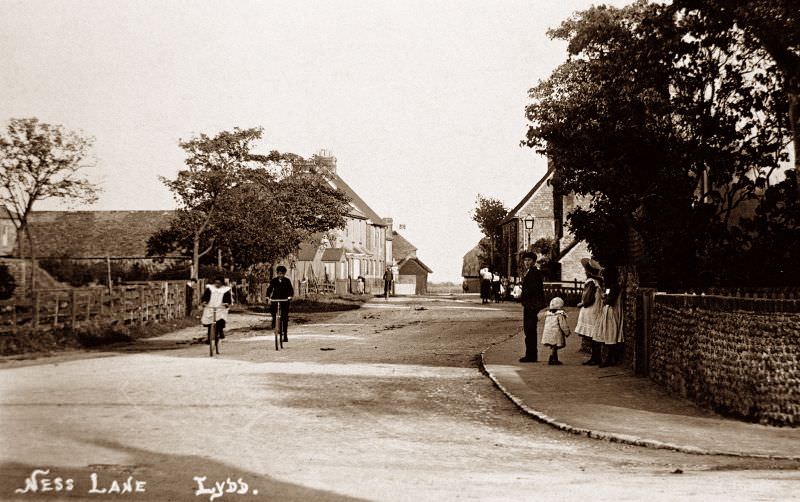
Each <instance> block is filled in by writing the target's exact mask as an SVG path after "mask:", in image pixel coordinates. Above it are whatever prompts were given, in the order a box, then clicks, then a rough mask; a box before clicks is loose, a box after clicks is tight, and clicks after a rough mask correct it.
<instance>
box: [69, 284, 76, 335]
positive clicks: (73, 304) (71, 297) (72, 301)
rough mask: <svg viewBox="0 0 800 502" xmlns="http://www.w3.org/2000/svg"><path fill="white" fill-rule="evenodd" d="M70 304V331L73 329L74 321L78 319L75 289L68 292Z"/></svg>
mask: <svg viewBox="0 0 800 502" xmlns="http://www.w3.org/2000/svg"><path fill="white" fill-rule="evenodd" d="M69 303H70V329H72V330H74V329H75V319H76V318H77V317H78V294H77V292H76V290H75V289H73V290H72V291H70V292H69Z"/></svg>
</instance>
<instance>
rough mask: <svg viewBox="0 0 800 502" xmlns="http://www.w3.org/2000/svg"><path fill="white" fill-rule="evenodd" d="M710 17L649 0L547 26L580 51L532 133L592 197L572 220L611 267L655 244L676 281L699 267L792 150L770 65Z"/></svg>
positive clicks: (654, 259) (653, 250)
mask: <svg viewBox="0 0 800 502" xmlns="http://www.w3.org/2000/svg"><path fill="white" fill-rule="evenodd" d="M702 21H703V20H702V19H700V18H699V17H698V16H696V15H685V16H676V15H675V12H674V10H672V9H671V8H670V7H669V6H664V5H659V4H648V3H647V2H644V1H640V2H636V3H634V4H632V5H630V6H628V7H625V8H621V9H617V8H611V7H595V8H591V9H589V10H586V11H583V12H580V13H578V14H576V15H575V16H573V17H572V18H571V19H569V20H567V21H565V22H564V23H563V24H562V25H561V26H560V27H559V28H558V29H555V30H552V31H551V33H550V34H551V36H553V37H555V38H561V39H564V40H566V41H567V42H568V50H569V54H570V57H569V59H568V61H567V62H566V63H564V64H563V65H561V66H560V67H559V68H558V69H557V70H556V71H555V72H554V73H553V74H552V75H551V76H550V78H548V79H547V80H545V81H543V82H541V83H540V84H539V85H538V86H536V87H535V88H533V89H532V90H531V93H530V94H531V98H532V103H531V104H530V105H529V106H528V108H527V116H528V119H529V120H530V122H531V126H530V127H529V130H528V135H527V139H526V141H525V143H526V144H528V145H529V146H531V147H533V148H536V149H537V150H538V151H539V152H541V153H544V154H546V155H548V156H549V158H550V159H551V160H552V162H553V165H554V167H555V168H556V170H557V172H558V177H557V179H558V184H559V185H560V186H559V187H557V188H558V189H559V190H561V191H564V192H569V191H574V192H576V193H578V194H581V195H590V196H591V204H590V207H589V208H588V209H577V210H575V211H573V213H572V214H571V215H570V216H569V223H570V225H571V227H572V229H573V231H574V233H575V235H576V237H578V238H579V239H585V240H587V241H588V243H589V246H590V248H591V249H592V251H593V253H594V254H595V255H596V257H597V258H598V259H600V260H601V261H602V262H603V263H604V264H606V265H608V266H612V265H617V264H622V263H630V262H635V261H639V260H638V259H639V258H641V256H636V255H637V254H638V253H637V251H638V250H640V247H639V246H638V244H639V243H641V242H645V243H646V244H647V250H648V251H649V253H647V256H648V257H649V262H650V267H649V268H650V269H651V270H652V271H653V273H654V274H655V276H656V277H657V278H658V279H659V280H660V283H661V285H663V286H666V287H669V286H681V285H685V284H686V283H687V281H689V282H691V281H692V280H694V279H695V278H696V277H697V276H698V273H699V271H700V270H701V269H702V267H701V260H698V255H699V254H700V253H699V252H698V251H699V250H701V249H702V248H703V246H704V245H705V243H706V240H707V239H708V238H709V236H711V235H714V234H715V232H720V228H724V227H725V226H726V225H727V222H728V220H729V218H730V217H731V215H732V214H735V212H736V211H737V209H738V208H739V207H740V205H741V204H742V202H744V201H746V200H748V199H751V198H753V197H754V196H755V194H756V192H757V191H758V190H759V189H760V188H762V187H764V186H765V185H766V184H767V183H768V180H769V176H770V174H771V172H772V171H773V170H774V169H776V168H777V167H778V166H779V165H780V162H781V161H782V160H784V158H785V157H784V155H783V147H784V145H785V138H786V132H785V129H784V128H782V127H781V122H780V114H779V113H778V111H777V109H778V108H779V107H780V103H779V99H778V97H779V94H780V90H779V86H778V85H777V83H776V79H775V77H774V72H773V71H772V64H771V62H770V61H768V60H767V59H766V58H765V54H764V53H763V50H761V49H760V48H758V47H753V46H751V45H748V44H747V43H746V40H745V39H744V38H743V36H742V33H741V32H740V31H738V30H733V29H732V30H728V31H723V32H715V33H713V34H708V33H705V32H699V30H698V29H697V27H698V24H701V23H702Z"/></svg>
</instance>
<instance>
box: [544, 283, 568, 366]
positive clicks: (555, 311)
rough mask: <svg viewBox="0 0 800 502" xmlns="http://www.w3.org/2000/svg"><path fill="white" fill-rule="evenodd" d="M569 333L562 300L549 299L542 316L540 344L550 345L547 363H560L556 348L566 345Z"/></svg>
mask: <svg viewBox="0 0 800 502" xmlns="http://www.w3.org/2000/svg"><path fill="white" fill-rule="evenodd" d="M570 334H571V331H570V329H569V324H568V323H567V313H566V312H565V311H564V300H562V299H561V298H559V297H555V298H553V299H552V300H550V306H549V307H548V308H547V314H546V315H545V318H544V330H543V331H542V345H545V346H547V347H550V359H549V360H548V361H547V364H553V365H561V364H562V363H561V361H559V360H558V349H563V348H564V347H566V345H567V337H568V336H569V335H570Z"/></svg>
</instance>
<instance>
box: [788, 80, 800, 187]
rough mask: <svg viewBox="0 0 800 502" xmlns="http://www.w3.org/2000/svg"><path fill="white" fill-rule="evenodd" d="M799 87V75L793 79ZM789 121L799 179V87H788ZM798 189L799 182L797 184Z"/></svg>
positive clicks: (799, 178) (798, 178)
mask: <svg viewBox="0 0 800 502" xmlns="http://www.w3.org/2000/svg"><path fill="white" fill-rule="evenodd" d="M794 80H795V81H796V82H797V84H798V87H800V77H798V78H797V79H794ZM786 94H787V96H788V98H789V123H790V125H791V127H792V143H794V173H795V175H796V177H797V180H798V181H800V89H797V88H795V89H789V90H788V91H787V93H786ZM797 190H798V191H800V183H798V184H797Z"/></svg>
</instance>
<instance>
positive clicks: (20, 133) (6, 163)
mask: <svg viewBox="0 0 800 502" xmlns="http://www.w3.org/2000/svg"><path fill="white" fill-rule="evenodd" d="M91 145H92V139H91V138H89V137H87V136H84V135H82V134H80V133H77V132H74V131H69V130H66V129H64V128H63V127H62V126H60V125H51V124H47V123H44V122H40V121H39V120H38V119H36V118H25V119H11V120H10V121H9V122H8V126H7V128H6V131H5V134H0V204H3V205H4V206H6V208H7V209H8V211H9V213H10V215H11V220H12V221H13V223H14V226H15V227H16V230H17V246H18V254H19V256H20V257H23V256H25V249H24V246H23V236H24V241H26V242H27V244H28V246H27V247H28V249H27V255H28V257H29V258H30V260H31V270H30V281H29V283H28V292H32V291H33V290H34V289H35V287H36V283H35V280H36V273H35V271H36V241H35V239H34V237H33V234H32V232H31V231H30V214H31V212H32V211H33V207H34V205H35V204H36V202H38V201H41V200H45V199H52V198H56V199H67V200H71V201H73V202H76V201H77V202H83V203H92V202H94V201H95V200H96V199H97V193H98V191H99V188H98V186H97V185H95V184H94V183H92V182H90V181H89V179H88V178H87V177H86V175H85V173H84V169H85V168H86V167H87V166H89V165H91V158H90V157H89V151H90V148H91Z"/></svg>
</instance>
